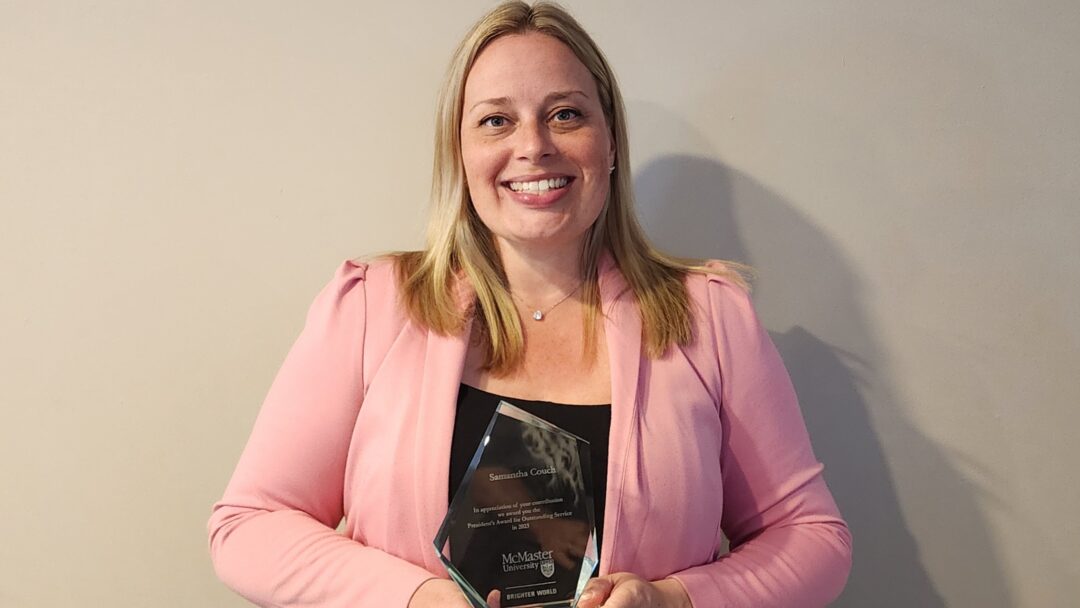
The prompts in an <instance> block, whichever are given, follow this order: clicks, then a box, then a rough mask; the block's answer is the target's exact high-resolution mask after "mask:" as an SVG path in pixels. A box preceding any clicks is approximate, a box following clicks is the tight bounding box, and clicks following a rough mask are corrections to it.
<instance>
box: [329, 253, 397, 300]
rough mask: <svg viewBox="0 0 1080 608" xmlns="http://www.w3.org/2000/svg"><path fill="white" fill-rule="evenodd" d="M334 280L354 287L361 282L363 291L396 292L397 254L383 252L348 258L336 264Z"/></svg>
mask: <svg viewBox="0 0 1080 608" xmlns="http://www.w3.org/2000/svg"><path fill="white" fill-rule="evenodd" d="M334 281H335V282H338V283H340V284H342V286H348V287H356V286H357V284H358V283H361V282H362V283H363V288H364V290H365V291H371V290H376V291H390V292H396V291H397V285H398V280H397V256H396V254H383V255H378V256H360V257H355V258H349V259H347V260H344V261H342V262H341V263H340V264H339V265H338V268H337V270H336V271H335V273H334Z"/></svg>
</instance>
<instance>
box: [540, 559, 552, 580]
mask: <svg viewBox="0 0 1080 608" xmlns="http://www.w3.org/2000/svg"><path fill="white" fill-rule="evenodd" d="M540 574H543V575H544V577H546V578H551V575H552V574H555V560H552V559H549V560H547V561H544V562H542V563H541V564H540Z"/></svg>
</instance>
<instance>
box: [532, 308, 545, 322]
mask: <svg viewBox="0 0 1080 608" xmlns="http://www.w3.org/2000/svg"><path fill="white" fill-rule="evenodd" d="M533 319H534V320H536V321H543V320H544V313H542V312H540V311H539V310H538V311H536V312H534V313H533Z"/></svg>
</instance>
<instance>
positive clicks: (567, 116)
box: [555, 108, 581, 122]
mask: <svg viewBox="0 0 1080 608" xmlns="http://www.w3.org/2000/svg"><path fill="white" fill-rule="evenodd" d="M578 116H581V112H578V111H577V110H573V109H571V108H563V109H561V110H559V111H558V112H556V113H555V119H556V120H559V121H561V122H566V121H568V120H573V119H575V118H577V117H578Z"/></svg>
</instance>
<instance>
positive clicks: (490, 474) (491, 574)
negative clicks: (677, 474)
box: [435, 401, 597, 608]
mask: <svg viewBox="0 0 1080 608" xmlns="http://www.w3.org/2000/svg"><path fill="white" fill-rule="evenodd" d="M590 463H591V461H590V456H589V442H588V441H585V440H584V439H582V438H580V437H578V436H576V435H573V434H571V433H569V432H567V431H564V430H563V429H561V428H559V427H557V426H555V425H553V424H551V423H549V422H547V421H545V420H543V419H541V418H538V417H536V416H534V415H532V414H530V413H528V412H526V411H524V410H522V409H519V408H517V407H515V406H513V405H511V404H509V403H507V402H506V401H503V402H501V403H499V406H498V408H497V409H496V410H495V415H494V416H492V418H491V422H490V423H488V427H487V430H486V431H485V433H484V437H483V439H482V440H481V441H480V445H479V446H478V447H477V448H476V453H475V454H474V455H473V458H472V461H471V462H470V463H469V468H468V470H467V471H466V473H465V477H464V479H463V480H462V482H461V485H460V486H458V488H457V491H456V492H455V494H454V498H453V500H452V501H451V502H450V509H449V511H448V512H447V514H446V518H445V519H444V520H443V523H442V526H441V527H440V528H439V533H438V534H437V535H436V537H435V551H436V552H437V553H438V555H439V559H440V560H441V561H442V563H443V565H444V566H445V567H446V570H447V571H448V572H449V573H450V577H451V578H452V579H453V580H454V582H456V583H457V584H458V586H459V587H460V588H461V591H462V592H463V593H464V594H465V597H466V598H468V600H469V603H470V604H471V605H472V606H473V607H474V608H487V607H488V606H489V603H488V602H489V600H490V599H491V598H493V597H498V602H499V605H500V606H501V607H502V608H509V607H517V606H551V607H563V606H565V607H573V606H575V605H576V604H577V600H578V598H579V597H580V596H581V592H582V590H584V588H585V583H586V582H588V580H589V577H591V576H592V573H593V571H594V570H595V569H596V565H597V547H596V525H595V523H594V522H595V519H594V512H593V509H594V506H593V482H592V467H591V464H590Z"/></svg>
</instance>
